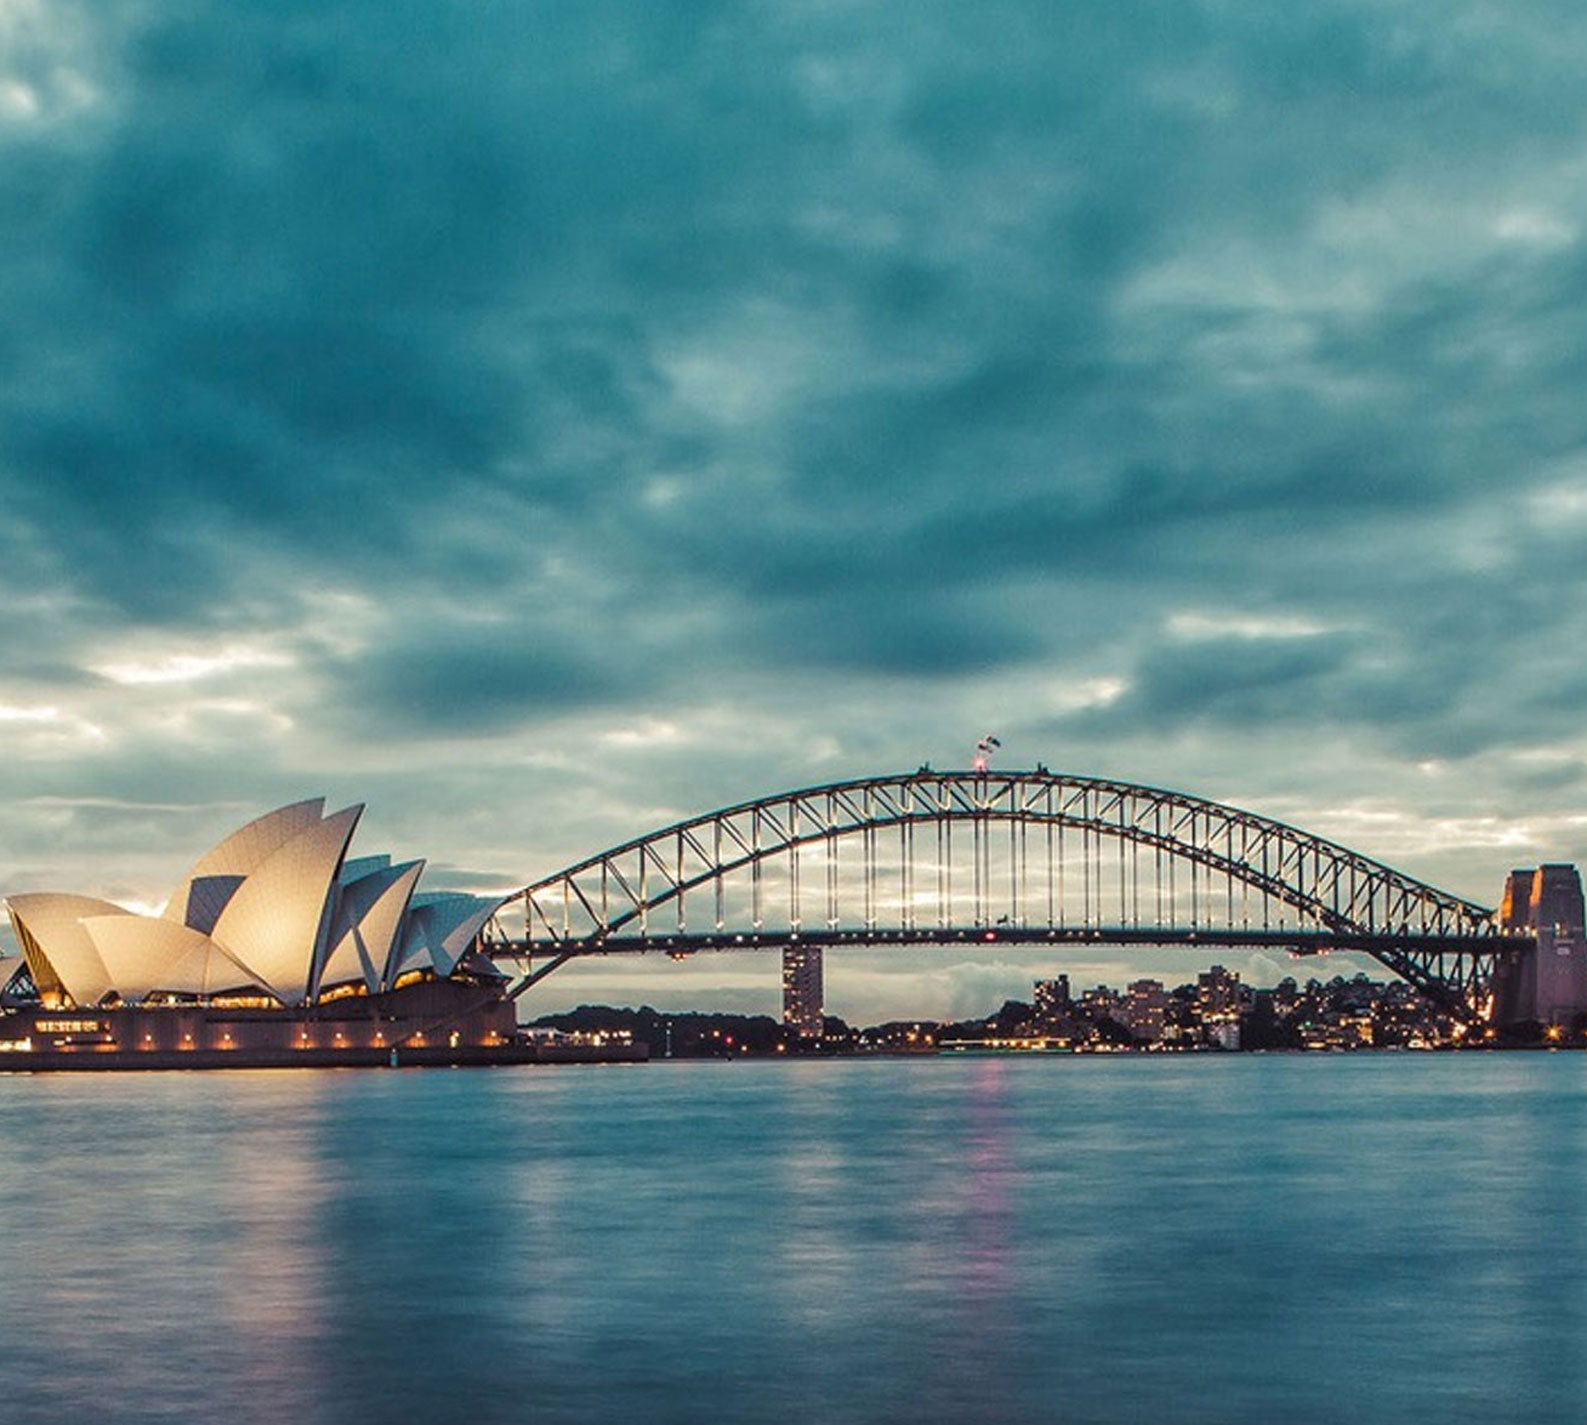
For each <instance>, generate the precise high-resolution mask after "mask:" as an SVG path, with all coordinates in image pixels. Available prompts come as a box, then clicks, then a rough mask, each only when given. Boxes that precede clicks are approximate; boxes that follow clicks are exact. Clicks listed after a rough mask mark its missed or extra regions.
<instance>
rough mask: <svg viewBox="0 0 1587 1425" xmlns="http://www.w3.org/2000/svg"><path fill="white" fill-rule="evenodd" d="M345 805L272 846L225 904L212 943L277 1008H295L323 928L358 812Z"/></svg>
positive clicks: (321, 943) (316, 954)
mask: <svg viewBox="0 0 1587 1425" xmlns="http://www.w3.org/2000/svg"><path fill="white" fill-rule="evenodd" d="M363 810H364V809H363V807H362V806H352V807H348V808H347V809H346V810H345V811H339V812H337V813H335V814H334V815H333V816H328V817H326V818H325V819H324V820H323V821H320V822H317V823H316V824H315V825H314V826H312V827H310V828H309V829H308V830H306V831H302V832H299V833H298V835H296V836H294V837H293V838H292V839H291V840H289V841H287V842H286V843H285V844H284V845H282V846H280V847H278V848H277V849H276V850H275V851H274V852H272V853H271V855H269V856H268V857H267V858H266V859H265V860H264V861H263V862H262V863H261V864H260V865H259V866H258V867H256V868H255V869H254V871H253V873H252V874H251V875H249V877H248V879H247V880H246V881H244V882H243V883H242V886H241V887H240V888H239V890H238V891H237V893H236V895H234V896H233V897H232V898H231V900H230V902H228V904H227V906H226V909H225V910H223V911H222V912H221V914H220V918H219V919H218V920H217V921H216V922H215V928H214V931H213V932H212V933H213V936H214V939H215V941H216V942H217V943H218V944H220V945H222V946H224V947H225V948H226V949H227V950H228V951H230V952H231V954H232V955H233V956H235V957H236V959H237V960H239V961H240V962H241V963H242V964H245V965H248V966H250V967H251V968H252V969H253V970H254V972H255V973H257V974H258V976H259V977H260V979H261V980H263V981H264V983H265V984H267V985H268V986H269V987H270V989H271V991H272V992H273V993H274V994H275V995H276V997H277V998H278V999H280V1000H281V1001H282V1002H283V1003H285V1004H301V1003H302V1002H303V1000H304V999H305V998H306V997H307V995H308V991H309V981H310V975H311V972H312V970H313V968H314V965H315V963H316V961H317V959H318V957H319V956H320V954H321V953H322V952H323V947H324V944H325V937H326V934H327V932H328V931H329V929H330V924H329V922H330V910H331V891H332V888H333V887H334V885H335V883H336V876H337V872H338V871H339V870H340V869H341V864H342V858H343V856H344V855H346V852H347V843H348V842H349V841H350V840H351V839H352V835H353V828H354V827H355V826H357V825H358V818H359V816H360V815H362V813H363Z"/></svg>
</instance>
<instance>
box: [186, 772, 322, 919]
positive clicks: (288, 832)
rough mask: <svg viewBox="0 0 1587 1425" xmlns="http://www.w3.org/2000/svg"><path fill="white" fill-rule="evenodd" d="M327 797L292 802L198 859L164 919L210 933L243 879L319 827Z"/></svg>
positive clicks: (269, 813)
mask: <svg viewBox="0 0 1587 1425" xmlns="http://www.w3.org/2000/svg"><path fill="white" fill-rule="evenodd" d="M324 815H325V798H324V797H314V798H312V799H310V800H308V801H302V802H293V803H292V805H291V806H284V807H278V808H277V809H276V810H275V811H272V812H266V813H265V814H264V815H263V816H261V817H256V818H254V820H252V821H250V822H249V823H248V824H247V825H246V826H243V827H239V828H238V829H237V830H236V831H234V832H232V834H231V835H230V836H228V837H227V838H226V839H225V840H224V841H222V842H220V843H219V844H218V845H217V846H214V847H211V848H210V850H208V851H206V852H205V853H204V854H203V855H202V856H200V857H199V859H198V864H197V865H195V866H194V867H193V869H192V870H191V871H189V872H188V873H187V875H186V877H184V878H183V881H182V884H181V885H180V886H178V887H177V888H176V893H175V894H174V895H173V896H172V897H171V899H170V900H169V901H168V902H167V903H166V907H165V919H167V920H175V921H180V922H181V923H182V924H184V925H188V926H191V927H192V928H193V929H194V930H201V931H203V932H204V933H205V934H206V935H207V934H209V933H210V932H211V931H213V930H214V928H215V925H216V922H217V921H218V920H219V918H220V915H221V913H222V911H224V910H225V908H226V906H227V904H228V903H229V902H230V900H231V898H232V896H233V895H234V894H236V891H237V888H238V887H239V886H240V885H241V884H242V883H243V881H244V880H245V879H246V878H247V877H249V876H251V875H252V874H253V873H254V872H255V871H257V870H258V869H259V868H260V867H261V866H262V865H264V863H265V862H266V861H267V860H268V859H269V858H270V857H271V856H273V855H274V854H275V853H276V852H277V851H279V850H280V849H281V847H283V846H285V845H286V843H287V842H289V841H291V840H292V839H293V838H294V837H297V836H300V835H302V833H303V832H305V831H308V830H309V829H310V828H311V827H314V826H317V825H318V824H319V822H320V820H321V819H322V818H323V817H324Z"/></svg>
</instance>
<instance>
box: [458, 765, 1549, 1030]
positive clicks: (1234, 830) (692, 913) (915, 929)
mask: <svg viewBox="0 0 1587 1425" xmlns="http://www.w3.org/2000/svg"><path fill="white" fill-rule="evenodd" d="M519 915H521V917H522V921H521V924H522V930H521V932H519V933H513V932H514V929H516V927H514V926H513V922H514V921H515V920H516V919H517V917H518V916H519ZM971 940H981V941H991V942H1008V943H1019V944H1063V943H1069V944H1073V943H1077V942H1096V943H1113V944H1132V943H1134V944H1160V945H1171V944H1204V945H1209V946H1216V945H1230V946H1253V947H1261V946H1268V947H1273V948H1276V949H1282V950H1290V951H1295V952H1299V953H1303V954H1304V953H1314V952H1318V951H1325V950H1330V949H1340V950H1359V951H1364V952H1365V953H1367V954H1369V955H1371V956H1373V957H1374V958H1376V959H1377V960H1378V961H1379V962H1380V963H1382V964H1383V965H1384V966H1386V967H1387V968H1388V969H1389V970H1391V971H1393V972H1394V973H1395V974H1397V975H1399V976H1401V977H1402V978H1404V979H1405V980H1407V981H1409V982H1410V983H1411V984H1412V985H1413V986H1415V988H1416V989H1418V990H1419V991H1421V992H1422V993H1423V994H1425V995H1427V996H1429V997H1430V998H1432V999H1434V1000H1436V1001H1439V1002H1440V1003H1441V1004H1442V1005H1443V1006H1444V1007H1445V1008H1447V1009H1449V1010H1450V1011H1452V1012H1454V1013H1456V1014H1459V1015H1461V1016H1462V1017H1464V1018H1467V1019H1471V1020H1478V1019H1482V1018H1484V1017H1485V1016H1486V1015H1487V1014H1488V1012H1489V1010H1490V1008H1491V995H1492V986H1493V982H1494V976H1495V972H1496V969H1497V967H1498V964H1499V963H1500V961H1501V960H1502V959H1504V958H1505V957H1509V956H1514V955H1518V954H1523V953H1525V952H1527V951H1528V950H1529V949H1531V948H1532V946H1533V944H1534V942H1533V940H1532V939H1531V938H1530V937H1528V936H1524V935H1515V934H1505V933H1501V931H1500V929H1499V927H1498V925H1497V922H1496V918H1495V914H1494V912H1493V911H1492V910H1491V909H1489V908H1487V907H1484V906H1480V905H1477V904H1475V903H1473V902H1471V901H1467V900H1464V899H1462V898H1460V897H1458V896H1454V895H1451V894H1449V893H1448V892H1445V891H1441V890H1439V889H1437V888H1436V887H1433V886H1430V885H1427V884H1425V883H1424V882H1421V881H1418V880H1416V879H1414V878H1412V877H1410V876H1407V875H1405V874H1403V873H1402V872H1399V871H1396V870H1394V869H1393V868H1392V867H1389V866H1386V865H1384V864H1382V863H1381V862H1378V861H1375V860H1373V859H1371V858H1370V857H1366V856H1363V855H1361V854H1360V853H1358V852H1355V851H1352V850H1350V849H1349V848H1347V847H1344V846H1340V845H1338V844H1336V843H1334V842H1331V841H1327V840H1324V839H1323V838H1321V837H1318V836H1313V835H1311V834H1310V833H1308V832H1304V831H1301V830H1299V829H1297V828H1295V827H1292V826H1288V825H1286V824H1284V823H1283V822H1279V821H1275V820H1273V819H1271V818H1269V817H1264V816H1259V815H1257V814H1255V813H1253V812H1249V811H1244V810H1241V809H1239V808H1237V807H1231V806H1226V805H1223V804H1222V803H1219V802H1214V801H1209V800H1207V799H1205V798H1201V797H1194V796H1189V795H1187V794H1185V793H1182V792H1173V791H1166V790H1163V789H1161V788H1156V787H1148V786H1141V785H1137V784H1134V783H1128V782H1119V781H1111V780H1108V779H1104V778H1098V777H1081V776H1073V775H1069V774H1060V773H1055V772H1049V771H1048V770H1047V769H1046V768H1043V767H1038V768H1037V769H1036V770H1035V771H1032V772H998V773H994V772H935V771H932V770H931V769H929V768H927V767H922V768H921V769H920V770H919V771H917V772H913V773H909V774H905V775H895V776H884V777H870V778H861V779H856V780H853V781H844V782H833V783H830V784H827V785H825V786H818V787H809V788H805V789H802V790H799V791H792V792H784V793H780V794H778V795H775V796H771V797H765V798H760V799H758V800H755V801H749V802H742V803H740V804H738V805H736V806H730V807H724V808H722V809H720V810H718V811H713V812H708V813H706V814H704V815H702V816H697V817H693V818H690V819H689V820H686V821H680V822H677V823H675V824H673V825H671V826H668V827H665V828H663V829H661V830H659V831H654V832H651V833H649V834H648V835H645V836H641V837H637V838H635V839H634V840H631V841H628V842H625V843H624V844H623V845H621V846H617V847H614V848H612V849H611V850H608V851H604V852H601V853H600V854H598V855H595V856H591V857H589V858H588V859H586V860H584V861H581V862H579V863H578V864H577V865H574V866H570V867H568V868H567V869H566V870H563V871H560V872H558V873H556V874H555V875H553V876H549V877H547V878H545V879H544V880H541V881H537V882H535V883H534V884H533V885H530V886H526V887H524V888H523V889H522V890H521V891H519V892H517V893H516V894H515V895H513V896H512V897H510V898H509V899H508V900H507V902H505V904H504V906H503V909H502V911H501V912H499V913H498V915H497V918H496V920H495V922H494V923H493V925H492V926H491V928H490V929H489V931H488V932H487V936H486V941H485V948H486V950H487V953H490V954H492V955H493V956H495V957H497V958H508V959H516V960H518V961H520V962H521V963H524V962H526V963H527V966H528V968H527V969H526V971H525V973H524V975H523V977H522V979H521V980H520V981H519V982H518V983H517V984H516V985H515V986H514V988H513V992H514V993H515V994H519V993H522V992H523V991H524V990H526V989H527V988H529V986H530V985H532V984H534V983H536V982H538V981H539V980H540V979H541V978H543V977H544V976H545V975H547V974H549V973H550V972H551V971H552V970H555V969H556V968H558V967H559V966H561V965H563V964H565V963H567V962H568V961H569V960H570V959H573V958H575V957H577V956H581V955H596V954H614V953H621V952H643V951H663V952H666V953H669V954H672V955H674V956H683V955H687V954H691V953H694V952H696V951H700V950H722V949H749V948H757V947H759V948H777V947H787V946H789V945H807V946H831V945H908V944H944V943H954V942H960V941H971ZM537 956H542V957H549V958H548V960H547V962H546V963H544V964H542V965H540V966H539V967H538V968H535V967H534V959H535V957H537Z"/></svg>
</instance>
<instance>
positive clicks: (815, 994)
mask: <svg viewBox="0 0 1587 1425" xmlns="http://www.w3.org/2000/svg"><path fill="white" fill-rule="evenodd" d="M822 1000H823V985H822V974H821V952H820V950H816V949H812V948H810V947H808V946H804V945H790V946H789V947H788V948H787V949H785V950H784V951H783V952H782V1022H783V1023H784V1024H786V1025H787V1026H788V1027H789V1028H790V1029H794V1030H797V1031H798V1032H799V1034H800V1035H801V1036H803V1037H804V1038H806V1039H819V1038H820V1037H821V1030H822V1023H821V1011H822V1008H823V1004H822Z"/></svg>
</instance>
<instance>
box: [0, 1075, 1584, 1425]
mask: <svg viewBox="0 0 1587 1425" xmlns="http://www.w3.org/2000/svg"><path fill="white" fill-rule="evenodd" d="M1584 1173H1587V1058H1584V1057H1583V1056H1579V1055H1578V1056H1509V1057H1505V1058H1483V1059H1477V1058H1469V1059H1466V1058H1463V1059H1458V1060H1457V1059H1454V1058H1439V1059H1436V1060H1435V1059H1432V1058H1425V1059H1424V1058H1418V1059H1415V1060H1412V1059H1410V1058H1409V1057H1408V1056H1398V1057H1396V1058H1384V1057H1379V1058H1362V1059H1359V1060H1350V1061H1343V1062H1341V1061H1321V1060H1315V1059H1312V1060H1296V1059H1282V1058H1276V1057H1274V1058H1268V1059H1266V1060H1262V1059H1258V1058H1253V1057H1250V1056H1229V1057H1228V1058H1226V1059H1221V1060H1214V1061H1198V1062H1196V1063H1174V1062H1162V1061H1149V1060H1132V1061H1127V1062H1102V1061H1099V1062H1096V1063H1076V1062H1051V1061H1048V1062H1025V1061H1013V1060H1006V1059H987V1060H971V1061H957V1062H950V1061H909V1062H885V1063H860V1062H830V1063H804V1064H777V1065H752V1064H743V1063H734V1064H716V1063H713V1064H656V1065H652V1066H649V1067H648V1068H644V1069H621V1070H612V1071H607V1070H592V1069H580V1068H569V1069H555V1070H526V1071H521V1072H519V1071H512V1072H506V1071H457V1072H434V1073H428V1072H408V1073H398V1074H390V1073H379V1074H358V1073H339V1074H337V1073H324V1074H314V1073H303V1074H298V1073H293V1074H278V1075H270V1074H258V1075H250V1074H244V1075H226V1076H205V1075H196V1074H172V1075H147V1076H142V1075H140V1076H135V1077H132V1076H129V1077H126V1078H117V1079H99V1080H87V1079H71V1078H67V1077H65V1076H62V1077H61V1078H57V1079H51V1078H48V1077H38V1078H25V1077H22V1078H11V1077H3V1076H0V1222H3V1223H4V1231H3V1232H0V1321H3V1322H4V1325H5V1331H6V1350H5V1352H4V1354H3V1355H0V1417H3V1418H4V1419H5V1420H6V1421H7V1422H17V1425H34V1422H42V1421H45V1420H50V1421H54V1420H61V1419H79V1418H95V1419H109V1420H114V1421H123V1420H125V1421H156V1420H158V1421H172V1422H179V1425H187V1422H198V1421H204V1422H210V1421H213V1420H215V1419H227V1420H239V1421H243V1422H250V1421H266V1420H269V1421H277V1420H291V1421H294V1422H297V1421H305V1422H310V1425H321V1423H322V1422H323V1425H342V1423H343V1422H348V1425H351V1422H355V1421H356V1422H363V1421H370V1420H376V1421H385V1420H415V1421H425V1422H449V1421H459V1422H461V1421H468V1422H471V1425H489V1422H494V1421H502V1422H507V1421H521V1420H533V1421H535V1422H537V1425H540V1422H544V1423H545V1425H561V1423H562V1422H580V1425H583V1422H586V1421H592V1420H604V1419H618V1418H633V1419H642V1420H645V1421H646V1422H662V1425H668V1423H669V1422H680V1425H681V1422H685V1421H687V1422H689V1425H693V1422H695V1421H697V1420H699V1419H700V1418H702V1417H709V1416H716V1417H718V1418H724V1419H730V1420H733V1421H736V1422H737V1421H742V1422H748V1425H761V1423H762V1422H764V1425H783V1422H794V1421H807V1420H811V1419H821V1420H823V1421H832V1422H866V1425H870V1422H891V1421H900V1422H902V1421H917V1420H920V1419H923V1418H925V1419H936V1418H950V1419H955V1420H969V1421H976V1420H987V1421H990V1420H1005V1419H1012V1418H1014V1417H1016V1416H1026V1417H1029V1418H1037V1419H1064V1420H1066V1421H1076V1422H1085V1421H1098V1422H1100V1421H1117V1420H1133V1419H1154V1420H1165V1421H1187V1422H1188V1421H1206V1422H1216V1425H1268V1422H1270V1421H1272V1420H1274V1419H1276V1418H1282V1419H1283V1420H1284V1421H1285V1422H1286V1425H1323V1422H1332V1421H1338V1420H1350V1421H1352V1422H1368V1425H1375V1422H1379V1421H1382V1422H1388V1421H1398V1420H1400V1419H1403V1418H1407V1417H1410V1416H1414V1415H1417V1414H1423V1415H1425V1414H1428V1413H1436V1414H1437V1416H1438V1418H1439V1419H1440V1420H1448V1421H1453V1422H1457V1425H1458V1422H1473V1425H1475V1422H1478V1421H1481V1422H1484V1425H1490V1422H1494V1421H1510V1420H1516V1421H1519V1420H1522V1419H1532V1420H1544V1421H1566V1420H1572V1419H1574V1418H1576V1415H1577V1413H1578V1411H1579V1402H1580V1399H1581V1398H1582V1395H1583V1392H1584V1390H1587V1347H1584V1342H1587V1289H1584V1287H1583V1285H1582V1283H1581V1279H1580V1274H1579V1273H1578V1272H1577V1271H1576V1270H1575V1269H1574V1266H1573V1263H1574V1262H1575V1261H1576V1260H1577V1259H1578V1258H1579V1257H1580V1255H1581V1253H1582V1250H1583V1248H1584V1247H1587V1200H1584V1197H1583V1194H1582V1193H1581V1190H1580V1184H1581V1182H1582V1181H1583V1178H1584Z"/></svg>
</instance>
